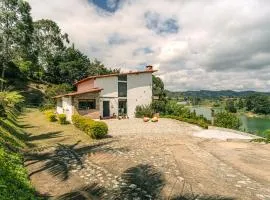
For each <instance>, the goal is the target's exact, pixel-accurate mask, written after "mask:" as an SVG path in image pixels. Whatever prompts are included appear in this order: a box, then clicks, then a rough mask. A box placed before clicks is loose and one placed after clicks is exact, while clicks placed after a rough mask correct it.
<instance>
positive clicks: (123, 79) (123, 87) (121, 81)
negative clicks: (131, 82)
mask: <svg viewBox="0 0 270 200" xmlns="http://www.w3.org/2000/svg"><path fill="white" fill-rule="evenodd" d="M118 97H127V75H119V76H118Z"/></svg>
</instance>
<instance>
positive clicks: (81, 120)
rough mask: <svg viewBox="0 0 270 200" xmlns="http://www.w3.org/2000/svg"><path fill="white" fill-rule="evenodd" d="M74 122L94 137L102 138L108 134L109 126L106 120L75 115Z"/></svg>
mask: <svg viewBox="0 0 270 200" xmlns="http://www.w3.org/2000/svg"><path fill="white" fill-rule="evenodd" d="M72 122H73V124H74V126H75V127H77V128H78V129H80V130H81V131H83V132H85V133H87V134H88V135H89V136H90V137H91V138H93V139H101V138H103V137H105V136H106V135H107V134H108V126H107V124H106V123H104V122H99V121H94V120H92V119H90V118H87V117H83V116H80V115H73V116H72Z"/></svg>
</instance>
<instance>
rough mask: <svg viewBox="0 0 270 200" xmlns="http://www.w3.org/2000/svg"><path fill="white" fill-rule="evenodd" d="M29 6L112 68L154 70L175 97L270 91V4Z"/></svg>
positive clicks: (251, 0)
mask: <svg viewBox="0 0 270 200" xmlns="http://www.w3.org/2000/svg"><path fill="white" fill-rule="evenodd" d="M29 2H30V5H31V6H32V14H33V18H34V20H38V19H42V18H47V19H52V20H54V21H56V22H57V23H58V24H59V26H60V27H61V29H62V31H63V32H66V33H68V34H69V37H70V39H71V40H72V41H73V42H74V43H75V46H76V47H77V48H79V49H80V50H81V51H83V52H84V53H85V54H87V55H88V56H89V57H90V58H91V59H93V58H97V59H99V60H101V61H102V62H103V63H104V64H105V65H106V66H107V67H117V68H119V67H121V68H122V69H123V70H142V69H143V68H144V66H145V65H148V64H150V65H153V66H154V67H155V68H156V69H158V70H159V72H158V73H157V74H158V75H159V76H160V77H161V78H162V79H163V81H164V82H165V86H166V88H167V89H171V90H175V91H180V90H200V89H211V90H224V89H233V90H259V91H270V1H269V0H220V1H219V0H30V1H29Z"/></svg>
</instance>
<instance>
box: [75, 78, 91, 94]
mask: <svg viewBox="0 0 270 200" xmlns="http://www.w3.org/2000/svg"><path fill="white" fill-rule="evenodd" d="M93 87H94V79H89V80H87V81H84V82H82V83H79V84H78V85H77V91H78V92H81V91H87V90H90V89H91V88H93Z"/></svg>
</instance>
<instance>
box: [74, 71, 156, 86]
mask: <svg viewBox="0 0 270 200" xmlns="http://www.w3.org/2000/svg"><path fill="white" fill-rule="evenodd" d="M157 71H158V70H145V71H134V72H126V73H115V74H105V75H97V76H89V77H87V78H84V79H82V80H80V81H77V82H76V83H74V85H78V84H79V83H82V82H84V81H87V80H89V79H93V78H105V77H111V76H119V75H128V74H143V73H154V72H157Z"/></svg>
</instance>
